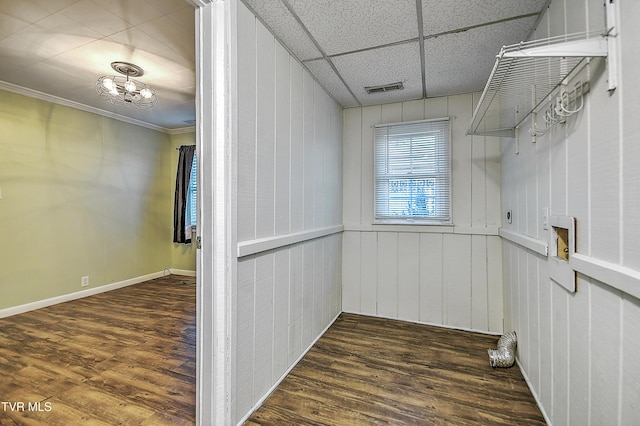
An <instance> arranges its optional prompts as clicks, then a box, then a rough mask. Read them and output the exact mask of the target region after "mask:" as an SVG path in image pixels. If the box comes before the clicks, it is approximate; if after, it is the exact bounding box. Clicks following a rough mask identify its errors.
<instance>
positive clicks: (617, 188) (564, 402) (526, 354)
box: [502, 0, 640, 425]
mask: <svg viewBox="0 0 640 426" xmlns="http://www.w3.org/2000/svg"><path fill="white" fill-rule="evenodd" d="M617 3H618V5H619V7H620V13H619V16H618V18H619V23H618V27H617V30H618V31H619V36H618V37H617V39H618V42H619V48H620V56H619V61H618V63H617V66H618V69H619V75H618V78H619V84H618V88H617V89H616V91H615V92H613V93H609V92H608V91H607V81H606V80H607V65H606V63H605V62H604V61H600V60H595V61H592V63H591V65H590V68H589V74H590V84H591V90H590V92H589V93H588V94H587V95H586V104H585V108H584V110H583V111H582V112H580V113H579V114H576V115H575V116H574V117H571V118H570V119H569V121H568V122H567V124H566V125H557V126H556V127H554V128H553V130H552V131H551V132H550V133H549V134H548V135H547V136H545V137H541V138H538V141H537V143H535V144H532V143H530V142H529V140H528V139H529V138H523V139H521V140H520V153H519V154H517V155H516V154H515V152H514V151H515V149H514V148H515V147H514V145H515V142H514V141H513V140H508V139H505V140H503V143H502V156H503V157H502V158H503V159H502V171H503V178H502V191H503V192H502V195H503V206H504V208H505V209H507V208H511V209H513V213H514V219H513V223H512V224H511V225H509V224H504V227H505V228H506V229H508V230H510V231H512V232H514V233H517V234H523V235H526V236H529V237H533V238H535V239H539V240H540V241H544V242H546V241H548V233H547V232H548V231H546V230H544V229H543V227H542V219H541V209H545V208H549V210H550V212H551V214H554V215H568V216H573V217H575V218H576V223H577V252H578V255H577V256H576V258H579V256H583V257H582V259H583V260H584V261H583V262H582V263H579V264H576V265H577V266H576V267H577V268H578V271H579V273H578V283H577V292H576V293H569V292H567V291H566V290H564V288H563V287H561V286H559V285H557V284H555V283H554V282H553V281H551V280H550V278H549V276H548V269H547V257H546V256H543V255H541V254H538V253H535V252H533V251H530V250H528V249H525V248H523V247H522V246H520V245H518V244H516V243H513V242H510V241H506V240H505V241H504V243H503V253H504V283H505V301H504V302H505V314H506V315H505V321H506V328H508V329H515V330H516V332H517V333H518V361H519V363H520V365H521V367H522V369H523V371H524V373H525V374H526V376H527V377H528V379H529V381H530V383H531V387H532V389H533V392H534V394H536V395H537V397H538V399H539V401H540V403H541V406H542V409H543V411H544V412H545V414H546V415H547V417H548V418H549V420H550V421H551V423H552V424H554V425H637V424H640V404H639V403H638V401H640V362H638V355H640V344H639V343H638V342H640V301H639V300H638V299H637V295H638V294H640V279H639V278H638V277H640V172H639V170H640V168H638V163H639V162H640V120H638V117H639V116H640V101H638V93H640V83H639V82H638V78H637V70H638V67H639V66H640V60H639V59H638V54H637V48H638V40H640V27H638V25H637V22H636V20H637V17H638V16H640V2H636V1H627V2H625V1H619V2H617ZM603 26H604V8H603V4H602V1H600V0H553V1H552V2H551V5H550V7H549V10H548V12H547V13H546V15H545V18H544V19H543V21H542V22H541V24H540V26H539V27H538V30H537V31H536V34H535V38H546V37H549V36H555V35H559V34H565V33H574V32H578V31H584V30H596V29H600V28H603ZM609 66H610V65H609ZM527 125H528V124H525V126H527ZM577 260H579V259H577ZM629 293H631V294H635V297H634V296H632V295H630V294H629Z"/></svg>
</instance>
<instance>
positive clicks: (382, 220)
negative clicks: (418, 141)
mask: <svg viewBox="0 0 640 426" xmlns="http://www.w3.org/2000/svg"><path fill="white" fill-rule="evenodd" d="M430 124H433V126H431V125H430ZM412 128H413V129H420V128H422V129H423V131H424V132H425V133H427V132H434V131H440V132H443V131H444V132H446V133H445V134H444V137H445V139H446V140H445V141H444V144H445V146H444V149H445V150H444V151H441V150H442V149H443V146H442V145H438V148H437V149H438V150H439V151H438V154H437V155H444V157H445V158H444V159H441V160H440V161H439V162H438V164H439V165H440V166H444V169H443V170H439V171H438V172H437V173H430V174H428V175H427V174H420V175H418V176H419V177H420V178H422V179H430V180H431V179H435V181H436V186H437V188H436V189H435V191H436V193H437V195H436V196H435V198H436V199H438V198H439V199H440V200H444V201H445V204H444V206H443V207H438V204H437V205H436V208H437V209H438V210H439V211H440V214H436V215H434V216H431V215H425V216H420V215H413V214H410V213H409V214H406V215H401V214H389V212H388V211H386V212H385V211H382V209H381V208H380V207H381V205H380V204H379V203H378V201H379V198H380V196H379V194H381V193H383V192H385V189H384V187H383V186H381V185H384V182H385V181H387V183H386V184H387V185H388V184H389V183H388V181H389V180H390V179H392V178H393V177H394V176H395V177H396V179H397V180H403V178H404V179H408V178H409V177H410V176H411V175H412V173H413V172H409V173H396V174H395V175H394V174H393V173H390V172H389V171H388V166H389V161H388V157H385V156H384V155H382V154H380V152H381V150H385V151H386V153H387V154H388V152H389V151H388V149H389V144H388V141H389V140H388V138H387V136H388V133H387V134H386V135H385V131H386V130H387V129H395V130H398V129H402V130H405V131H411V130H413V129H412ZM412 146H413V145H412ZM379 157H380V158H379ZM381 167H385V168H386V172H384V171H383V170H380V168H381ZM438 168H439V167H438ZM373 169H374V170H373V173H374V180H373V192H374V194H373V199H374V205H373V209H374V224H402V225H408V224H409V225H413V224H415V225H452V216H453V215H452V202H451V192H452V180H451V123H450V119H449V117H442V118H435V119H429V120H419V121H410V122H400V123H385V124H378V125H376V126H375V131H374V167H373ZM381 173H384V175H383V176H382V177H380V175H381ZM442 185H444V186H442ZM386 191H389V189H388V188H387V189H386ZM384 200H389V198H388V197H384ZM411 200H413V198H411ZM439 205H442V204H441V203H439ZM443 212H444V214H443ZM385 213H386V214H385Z"/></svg>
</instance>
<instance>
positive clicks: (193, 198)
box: [185, 154, 198, 227]
mask: <svg viewBox="0 0 640 426" xmlns="http://www.w3.org/2000/svg"><path fill="white" fill-rule="evenodd" d="M197 177H198V161H197V157H196V154H193V163H192V164H191V177H190V178H189V189H188V192H187V212H186V215H185V222H186V223H185V225H186V227H189V226H196V224H197V221H198V208H197V206H198V186H197V182H198V179H197Z"/></svg>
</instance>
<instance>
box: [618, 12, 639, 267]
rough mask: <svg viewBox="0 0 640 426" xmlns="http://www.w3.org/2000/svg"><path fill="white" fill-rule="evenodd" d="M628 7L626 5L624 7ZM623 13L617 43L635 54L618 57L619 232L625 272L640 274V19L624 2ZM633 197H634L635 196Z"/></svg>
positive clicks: (637, 13) (626, 50)
mask: <svg viewBox="0 0 640 426" xmlns="http://www.w3.org/2000/svg"><path fill="white" fill-rule="evenodd" d="M627 3H628V4H627ZM625 8H626V9H625V13H624V14H620V16H619V25H620V30H621V31H624V32H625V38H624V39H622V40H621V41H620V43H621V48H622V50H623V51H624V52H628V51H629V50H633V49H635V50H634V53H632V54H627V55H623V56H621V57H620V63H621V64H620V65H621V68H622V79H623V82H624V90H625V93H630V94H631V95H629V96H623V97H622V102H621V103H622V105H621V106H620V111H621V118H620V119H621V120H622V123H623V124H624V132H623V133H622V135H621V137H622V140H621V145H622V146H621V152H620V156H621V158H622V164H621V166H622V184H623V185H624V187H623V190H624V194H625V195H624V197H623V199H622V213H623V216H622V223H624V229H622V230H621V234H622V235H621V238H622V247H623V253H622V255H623V258H622V264H623V265H625V266H627V267H628V268H632V269H634V270H636V271H640V214H638V212H640V196H638V194H640V167H638V159H639V158H640V144H639V143H638V136H639V135H640V120H638V117H639V116H640V103H639V102H638V99H637V96H636V94H637V93H640V79H638V78H637V69H638V62H639V61H638V55H637V48H638V44H637V41H638V40H639V39H640V28H639V27H638V22H637V17H638V16H640V3H638V2H625ZM634 194H635V195H634Z"/></svg>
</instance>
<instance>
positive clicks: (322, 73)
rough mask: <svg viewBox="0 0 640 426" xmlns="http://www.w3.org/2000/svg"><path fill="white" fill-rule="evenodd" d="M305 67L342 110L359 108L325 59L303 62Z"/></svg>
mask: <svg viewBox="0 0 640 426" xmlns="http://www.w3.org/2000/svg"><path fill="white" fill-rule="evenodd" d="M305 66H306V67H307V69H308V70H309V71H310V72H311V74H313V75H314V76H315V77H316V78H317V79H318V81H319V82H320V85H321V86H322V87H323V88H324V89H325V90H327V91H328V92H329V93H330V94H331V95H332V96H333V97H334V99H335V100H336V101H337V102H338V103H339V104H340V105H342V106H343V107H344V108H350V107H355V106H359V105H358V101H356V100H355V99H354V98H353V96H351V94H350V93H349V91H348V90H347V88H346V86H345V85H344V83H343V82H342V81H341V80H340V78H338V76H337V75H336V73H335V72H334V71H333V69H332V68H331V65H329V63H328V62H327V61H326V60H325V59H317V60H314V61H308V62H305Z"/></svg>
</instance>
